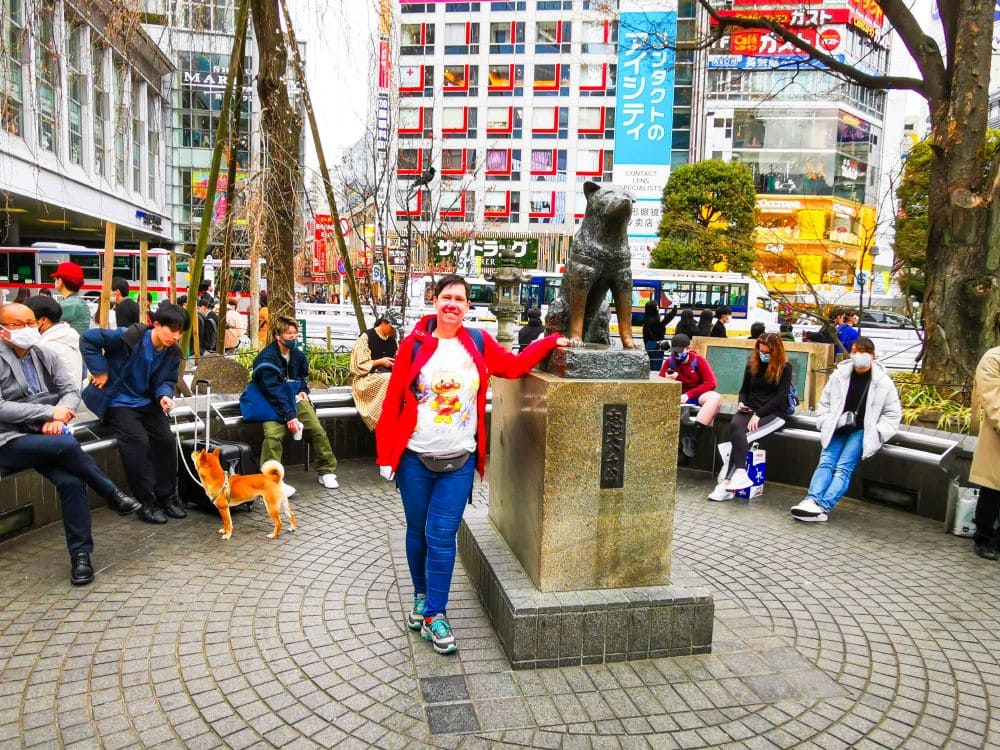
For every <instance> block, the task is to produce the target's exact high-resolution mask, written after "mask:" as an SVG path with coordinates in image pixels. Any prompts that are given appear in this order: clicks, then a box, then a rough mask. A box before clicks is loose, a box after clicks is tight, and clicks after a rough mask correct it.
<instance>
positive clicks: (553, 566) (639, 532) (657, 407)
mask: <svg viewBox="0 0 1000 750" xmlns="http://www.w3.org/2000/svg"><path fill="white" fill-rule="evenodd" d="M679 418H680V386H679V385H678V384H676V383H667V382H664V381H662V380H660V381H651V380H649V379H648V376H647V379H645V380H641V381H637V380H570V379H564V378H561V377H558V376H555V375H550V374H547V373H540V372H533V373H531V374H529V375H528V376H527V377H525V378H522V379H520V380H513V381H510V380H501V379H496V380H494V382H493V413H492V425H491V444H490V476H489V480H490V503H489V517H488V520H486V519H480V520H479V521H477V522H473V519H472V518H470V519H468V520H467V521H466V523H465V524H464V525H463V529H462V532H461V534H460V539H459V550H460V553H461V554H462V558H463V561H464V562H465V565H466V568H467V570H469V571H470V576H471V577H472V579H473V580H474V581H475V582H476V585H477V588H478V590H479V594H480V597H481V598H482V600H483V603H484V605H485V607H486V609H487V611H488V612H489V614H490V617H491V619H492V620H493V624H494V626H495V627H496V629H497V633H498V635H499V637H500V640H501V642H502V643H503V645H504V648H505V649H506V652H507V656H508V658H509V659H510V660H511V664H512V665H514V666H519V667H533V666H555V665H557V664H560V663H563V664H565V663H572V660H574V659H578V660H583V659H584V657H586V659H587V660H588V661H612V660H615V659H617V658H621V659H625V658H647V657H649V656H650V655H651V652H655V654H652V655H656V656H665V655H679V654H691V653H704V652H706V651H708V650H710V649H711V630H712V625H711V624H712V612H713V604H712V598H711V595H710V594H709V593H708V592H705V591H699V592H690V591H687V590H686V589H684V588H683V587H680V586H676V585H673V586H671V585H670V584H671V580H670V568H671V545H672V541H673V513H674V495H675V490H676V476H677V472H676V456H677V440H678V423H679ZM529 594H530V595H529ZM536 595H537V596H536ZM677 607H683V609H677ZM581 612H585V613H590V614H584V615H583V616H582V617H581V616H580V613H581ZM570 613H575V615H573V616H572V617H569V616H568V615H569V614H570ZM564 614H565V615H567V618H563V617H562V616H563V615H564ZM543 615H544V617H543ZM564 620H565V623H566V629H567V630H566V635H565V636H564V635H562V633H563V622H564ZM577 620H579V625H580V627H588V626H587V625H586V624H587V623H590V626H593V627H597V625H596V624H595V623H603V624H600V630H601V636H600V638H599V640H600V641H601V647H600V648H598V647H597V645H596V643H597V640H598V636H597V635H596V634H592V637H591V640H590V641H589V642H588V643H589V645H590V648H589V650H587V651H586V652H585V651H584V650H583V643H584V641H583V640H581V639H583V635H582V632H583V631H581V635H580V637H579V638H578V637H577V632H576V631H577V624H578V623H577ZM623 623H624V626H623ZM553 627H557V630H558V632H559V634H560V635H558V636H553V635H552V631H551V628H553ZM622 627H624V630H622ZM553 638H555V642H556V643H557V644H558V645H557V646H554V645H553ZM564 639H565V640H566V643H563V640H564ZM629 639H631V641H629ZM628 642H632V643H633V647H631V648H630V647H629V646H628ZM650 643H654V644H657V645H656V647H655V648H651V647H650V646H649V644H650ZM643 644H645V645H643ZM578 647H579V648H578ZM553 650H555V653H554V651H553ZM566 659H568V660H571V661H570V662H565V661H561V660H566ZM553 660H555V661H553ZM576 663H580V662H576Z"/></svg>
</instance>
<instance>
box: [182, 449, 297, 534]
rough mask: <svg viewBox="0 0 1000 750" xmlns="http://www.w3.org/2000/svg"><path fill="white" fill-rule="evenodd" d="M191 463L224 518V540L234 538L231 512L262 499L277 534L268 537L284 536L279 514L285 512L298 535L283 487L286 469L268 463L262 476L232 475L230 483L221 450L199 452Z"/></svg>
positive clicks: (221, 531) (266, 462) (192, 458)
mask: <svg viewBox="0 0 1000 750" xmlns="http://www.w3.org/2000/svg"><path fill="white" fill-rule="evenodd" d="M191 460H192V461H194V465H195V468H196V469H197V470H198V476H199V477H201V483H202V484H203V485H204V486H205V492H206V493H207V494H208V497H209V499H210V500H211V501H212V502H213V503H214V504H215V507H216V508H218V509H219V515H221V516H222V528H221V529H219V533H220V534H222V538H223V539H229V537H231V536H232V535H233V519H232V518H231V517H230V515H229V509H230V508H231V507H232V506H234V505H242V504H243V503H245V502H248V501H250V500H254V499H255V498H258V497H262V498H264V504H265V505H266V506H267V515H269V516H270V517H271V520H272V521H274V531H272V532H271V533H270V534H268V535H267V538H268V539H275V538H276V537H277V536H278V534H280V533H281V526H282V523H281V518H280V516H279V514H280V513H281V512H282V511H284V512H285V513H286V514H287V515H288V525H289V527H290V528H291V530H292V531H295V516H294V514H293V513H292V509H291V508H290V507H289V505H288V498H287V497H285V491H284V490H283V489H282V487H281V484H282V480H283V479H284V478H285V469H284V467H283V466H282V465H281V464H279V463H278V462H277V461H265V462H264V465H263V466H261V467H260V469H261V473H260V474H248V475H246V476H240V475H239V474H230V475H229V478H228V481H227V479H226V472H224V471H223V470H222V464H221V463H219V449H218V448H216V449H215V450H214V451H212V452H211V453H209V452H208V451H205V450H200V451H195V452H194V453H192V454H191Z"/></svg>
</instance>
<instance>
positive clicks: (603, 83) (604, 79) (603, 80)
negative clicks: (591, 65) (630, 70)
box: [580, 63, 608, 120]
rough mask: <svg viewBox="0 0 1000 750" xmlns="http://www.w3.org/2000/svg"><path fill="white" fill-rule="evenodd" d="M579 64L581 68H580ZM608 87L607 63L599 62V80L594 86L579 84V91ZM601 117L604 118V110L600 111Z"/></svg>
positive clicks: (598, 89) (602, 89)
mask: <svg viewBox="0 0 1000 750" xmlns="http://www.w3.org/2000/svg"><path fill="white" fill-rule="evenodd" d="M582 69H583V68H582V66H581V70H582ZM607 87H608V64H607V63H601V82H600V84H597V85H594V86H584V85H583V83H581V84H580V91H604V90H605V89H606V88H607ZM601 119H602V120H603V119H604V112H603V111H602V112H601Z"/></svg>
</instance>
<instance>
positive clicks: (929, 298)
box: [699, 0, 1000, 383]
mask: <svg viewBox="0 0 1000 750" xmlns="http://www.w3.org/2000/svg"><path fill="white" fill-rule="evenodd" d="M699 3H700V4H701V5H702V6H703V7H704V8H705V10H706V11H707V12H708V14H709V15H710V16H711V17H712V18H713V20H714V22H715V35H716V38H718V37H719V36H721V35H722V34H724V33H727V32H728V31H729V30H730V29H739V28H744V29H753V28H756V29H767V30H769V31H770V32H771V33H772V34H774V35H775V36H777V37H779V38H780V39H783V40H785V41H787V42H790V43H791V44H793V45H794V46H795V47H797V48H798V49H800V50H802V51H803V52H804V53H806V54H807V55H809V56H810V57H811V58H813V59H814V60H817V61H819V62H821V63H823V64H824V65H825V66H826V68H827V69H828V70H829V71H830V72H831V74H833V75H837V76H840V77H841V78H843V79H845V80H848V81H852V82H854V83H857V84H859V85H861V86H864V87H866V88H870V89H875V90H885V89H902V90H910V91H914V92H916V93H918V94H919V95H920V96H922V97H923V98H924V99H925V100H926V101H927V105H928V107H929V110H930V119H931V137H932V140H933V144H934V145H933V150H934V160H933V162H932V164H931V189H930V210H929V225H930V230H929V236H928V247H927V279H926V284H927V293H926V298H925V306H924V315H923V324H924V331H925V334H926V357H925V360H924V365H923V376H924V379H925V380H927V381H928V382H953V383H954V382H963V381H967V380H969V379H970V378H971V377H972V374H973V372H974V370H975V366H976V363H977V362H978V360H979V356H980V355H981V354H982V352H983V350H984V349H986V348H988V347H992V346H996V345H997V343H998V342H1000V293H998V292H1000V275H998V270H1000V241H998V240H1000V215H998V214H1000V201H997V200H996V198H997V195H998V192H1000V161H997V162H995V163H994V164H993V169H992V171H991V172H989V174H990V178H989V179H987V180H984V179H983V174H984V172H985V166H986V165H985V164H984V162H985V159H986V157H985V141H986V120H987V110H988V104H989V70H990V63H991V56H992V49H991V43H992V36H993V16H994V8H995V3H994V2H993V0H989V2H987V1H986V0H936V6H937V10H938V14H939V16H940V19H941V30H942V36H943V38H944V42H945V47H944V49H943V50H942V49H940V47H939V46H938V43H937V42H936V41H935V40H934V38H933V37H932V36H931V35H929V34H928V33H927V32H926V31H925V30H924V29H923V28H922V27H921V25H920V23H919V22H918V20H917V18H916V17H915V16H914V14H913V13H912V12H911V10H910V9H909V7H908V4H907V3H906V2H904V0H879V2H878V6H879V7H880V8H881V10H882V11H883V12H884V13H885V17H886V19H887V20H888V21H889V23H891V24H892V26H893V27H894V28H895V30H896V32H897V33H898V34H899V37H900V39H901V41H902V44H903V46H904V47H905V48H906V50H907V52H908V53H909V55H910V56H911V57H912V59H913V61H914V63H915V64H916V66H917V70H918V71H919V75H918V76H917V77H908V76H889V75H878V74H875V73H872V72H870V70H869V69H867V68H865V69H863V68H862V67H861V66H855V65H851V64H849V63H845V62H841V61H840V60H839V59H838V58H836V57H834V56H833V55H830V54H828V53H826V52H824V51H822V50H820V49H817V48H816V47H815V46H813V45H812V44H810V43H809V42H807V41H806V40H804V39H803V38H802V37H800V36H799V35H797V34H796V33H794V32H793V31H791V30H790V29H788V28H786V27H784V26H781V25H780V24H778V23H775V22H774V21H773V20H770V19H767V18H749V17H742V16H731V15H722V14H720V13H719V12H717V11H716V10H715V8H714V7H713V6H714V3H713V2H710V0H699Z"/></svg>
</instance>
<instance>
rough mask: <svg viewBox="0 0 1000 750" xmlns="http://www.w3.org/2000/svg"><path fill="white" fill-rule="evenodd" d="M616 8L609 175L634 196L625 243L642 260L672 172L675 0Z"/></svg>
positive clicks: (634, 1)
mask: <svg viewBox="0 0 1000 750" xmlns="http://www.w3.org/2000/svg"><path fill="white" fill-rule="evenodd" d="M620 7H621V12H620V14H619V22H618V85H617V97H616V101H615V159H614V172H613V174H614V183H615V185H617V186H618V187H621V188H624V189H626V190H628V191H629V192H630V193H632V195H633V197H635V199H636V206H635V210H634V211H633V215H632V222H631V223H630V224H629V230H628V234H629V245H630V246H632V248H633V264H634V265H645V263H646V261H647V260H648V253H649V250H650V249H651V247H652V245H655V244H656V236H657V229H658V227H659V215H660V199H661V195H662V193H663V187H664V185H666V184H667V179H668V178H669V177H670V144H671V140H672V131H673V122H674V117H673V113H674V62H675V59H676V55H675V53H674V50H673V49H672V47H673V45H675V44H676V42H677V4H676V1H675V0H668V1H667V2H665V3H664V2H648V1H645V2H644V1H643V0H631V1H630V0H622V3H621V6H620ZM647 8H648V9H647Z"/></svg>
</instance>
